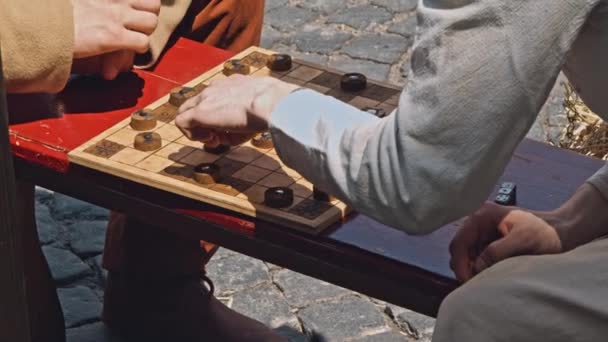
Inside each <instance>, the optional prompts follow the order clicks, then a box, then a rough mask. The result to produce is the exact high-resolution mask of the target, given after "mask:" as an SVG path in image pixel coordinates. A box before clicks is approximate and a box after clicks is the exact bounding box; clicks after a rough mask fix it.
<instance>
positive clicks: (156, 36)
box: [136, 0, 192, 69]
mask: <svg viewBox="0 0 608 342" xmlns="http://www.w3.org/2000/svg"><path fill="white" fill-rule="evenodd" d="M191 3H192V0H162V7H161V9H160V14H159V16H158V26H157V27H156V30H155V31H154V33H152V35H151V36H150V51H149V52H148V53H147V54H146V55H144V56H139V57H138V59H137V61H136V65H137V68H141V69H145V68H149V67H152V66H153V65H154V64H156V62H157V61H158V58H159V57H160V55H161V54H162V52H163V50H164V49H165V46H166V45H167V42H168V41H169V38H170V37H171V35H172V34H173V32H174V31H175V29H176V28H177V26H178V25H179V23H180V22H181V21H182V19H183V18H184V16H185V15H186V12H187V11H188V8H189V7H190V4H191Z"/></svg>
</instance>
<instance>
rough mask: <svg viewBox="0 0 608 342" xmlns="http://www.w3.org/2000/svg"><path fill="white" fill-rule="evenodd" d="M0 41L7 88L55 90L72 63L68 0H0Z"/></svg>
mask: <svg viewBox="0 0 608 342" xmlns="http://www.w3.org/2000/svg"><path fill="white" fill-rule="evenodd" d="M0 4H2V11H0V44H1V45H2V61H3V63H2V65H3V68H2V69H3V72H4V80H5V82H6V87H7V92H9V93H35V92H49V93H54V92H58V91H60V90H61V89H63V87H64V86H65V84H66V82H67V80H68V77H69V76H70V70H71V67H72V56H73V50H74V21H73V10H72V2H71V1H70V0H44V1H43V0H40V1H24V0H0Z"/></svg>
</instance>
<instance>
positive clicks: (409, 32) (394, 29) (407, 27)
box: [387, 15, 417, 38]
mask: <svg viewBox="0 0 608 342" xmlns="http://www.w3.org/2000/svg"><path fill="white" fill-rule="evenodd" d="M416 23H417V20H416V16H415V15H410V16H409V17H406V18H403V19H401V20H397V21H395V22H394V23H393V24H392V25H391V26H389V27H388V29H387V31H388V32H390V33H396V34H400V35H402V36H404V37H408V38H413V37H414V36H415V35H416Z"/></svg>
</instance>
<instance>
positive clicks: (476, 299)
mask: <svg viewBox="0 0 608 342" xmlns="http://www.w3.org/2000/svg"><path fill="white" fill-rule="evenodd" d="M607 275H608V239H603V240H598V241H595V242H592V243H590V244H588V245H585V246H582V247H580V248H578V249H575V250H573V251H571V252H568V253H564V254H558V255H543V256H523V257H517V258H511V259H508V260H505V261H503V262H501V263H498V264H496V265H495V266H493V267H491V268H490V269H488V270H486V271H484V272H482V273H481V274H480V275H478V276H477V277H475V278H473V279H472V280H471V281H470V282H468V283H467V284H465V285H463V286H462V287H461V288H459V289H457V290H456V291H454V292H453V293H452V294H450V295H449V296H448V297H447V298H446V300H445V301H444V302H443V303H442V305H441V308H440V310H439V315H438V318H437V324H436V326H435V334H434V336H433V341H436V342H443V341H470V342H475V341H484V342H493V341H505V342H506V341H508V342H521V341H553V342H562V341H563V342H566V341H602V340H604V339H605V337H606V336H608V324H607V322H608V276H607Z"/></svg>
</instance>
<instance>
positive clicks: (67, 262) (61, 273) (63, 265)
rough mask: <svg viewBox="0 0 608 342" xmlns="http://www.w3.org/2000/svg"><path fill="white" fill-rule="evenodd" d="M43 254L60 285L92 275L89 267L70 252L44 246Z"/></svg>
mask: <svg viewBox="0 0 608 342" xmlns="http://www.w3.org/2000/svg"><path fill="white" fill-rule="evenodd" d="M42 252H43V253H44V256H45V257H46V260H47V262H48V264H49V267H50V269H51V274H52V276H53V279H55V281H56V282H58V283H66V282H68V281H71V280H75V279H79V278H82V277H84V276H86V275H87V274H89V273H91V269H90V268H89V266H88V265H87V264H85V263H84V262H82V260H80V258H78V256H76V254H74V253H72V252H70V251H68V250H65V249H60V248H55V247H51V246H43V247H42Z"/></svg>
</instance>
